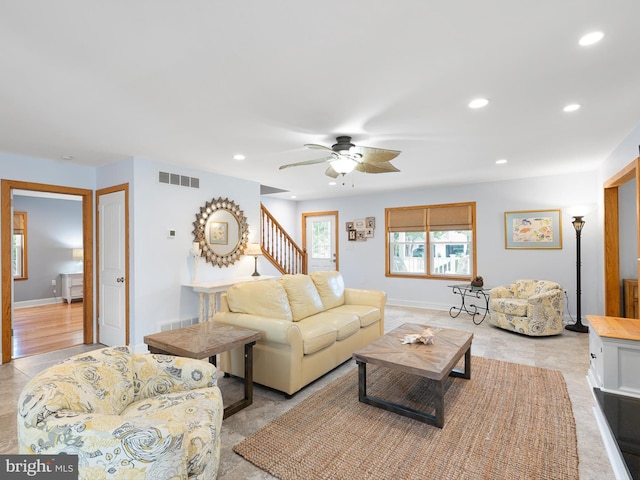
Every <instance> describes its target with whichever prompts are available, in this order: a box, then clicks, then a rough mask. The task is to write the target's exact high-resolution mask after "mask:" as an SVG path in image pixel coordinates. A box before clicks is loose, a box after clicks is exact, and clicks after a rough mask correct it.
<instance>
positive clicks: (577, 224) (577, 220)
mask: <svg viewBox="0 0 640 480" xmlns="http://www.w3.org/2000/svg"><path fill="white" fill-rule="evenodd" d="M582 218H583V215H580V216H578V215H576V216H575V217H573V221H572V222H571V223H573V228H575V229H576V232H579V231H581V230H582V227H584V220H582Z"/></svg>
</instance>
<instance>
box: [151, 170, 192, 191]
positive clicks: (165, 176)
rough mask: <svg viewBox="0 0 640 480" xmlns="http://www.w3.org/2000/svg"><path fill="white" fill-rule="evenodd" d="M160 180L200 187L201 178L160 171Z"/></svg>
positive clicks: (170, 183)
mask: <svg viewBox="0 0 640 480" xmlns="http://www.w3.org/2000/svg"><path fill="white" fill-rule="evenodd" d="M158 182H160V183H166V184H169V185H178V186H181V187H191V188H200V179H199V178H197V177H188V176H186V175H179V174H177V173H169V172H158Z"/></svg>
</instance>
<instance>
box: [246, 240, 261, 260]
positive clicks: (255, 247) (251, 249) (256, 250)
mask: <svg viewBox="0 0 640 480" xmlns="http://www.w3.org/2000/svg"><path fill="white" fill-rule="evenodd" d="M244 254H245V255H252V256H254V257H257V256H258V255H262V248H261V247H260V244H259V243H250V244H249V245H247V248H245V249H244Z"/></svg>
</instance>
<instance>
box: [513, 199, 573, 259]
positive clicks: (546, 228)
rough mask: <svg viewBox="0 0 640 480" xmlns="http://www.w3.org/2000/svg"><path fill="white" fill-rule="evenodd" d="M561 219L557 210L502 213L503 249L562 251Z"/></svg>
mask: <svg viewBox="0 0 640 480" xmlns="http://www.w3.org/2000/svg"><path fill="white" fill-rule="evenodd" d="M561 218H562V215H561V211H560V210H559V209H557V210H520V211H514V212H504V248H506V249H529V250H545V249H547V250H553V249H562V223H561V222H560V219H561Z"/></svg>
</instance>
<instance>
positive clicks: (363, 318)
mask: <svg viewBox="0 0 640 480" xmlns="http://www.w3.org/2000/svg"><path fill="white" fill-rule="evenodd" d="M330 312H334V313H341V314H345V313H346V314H352V315H356V316H357V317H358V318H359V320H360V326H361V327H368V326H369V325H371V324H374V323H376V322H377V321H378V320H380V318H381V315H380V309H379V308H376V307H372V306H371V305H351V304H344V305H340V306H339V307H336V308H332V309H331V310H330Z"/></svg>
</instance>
